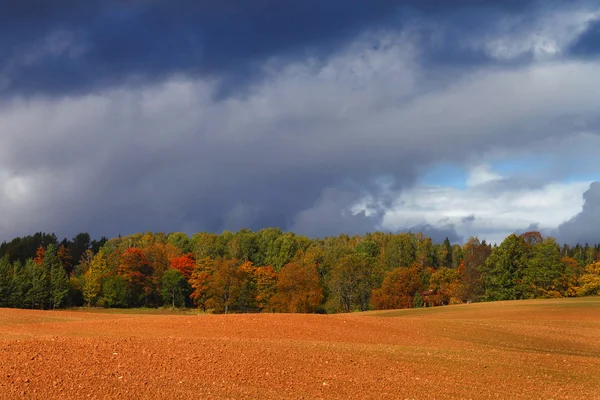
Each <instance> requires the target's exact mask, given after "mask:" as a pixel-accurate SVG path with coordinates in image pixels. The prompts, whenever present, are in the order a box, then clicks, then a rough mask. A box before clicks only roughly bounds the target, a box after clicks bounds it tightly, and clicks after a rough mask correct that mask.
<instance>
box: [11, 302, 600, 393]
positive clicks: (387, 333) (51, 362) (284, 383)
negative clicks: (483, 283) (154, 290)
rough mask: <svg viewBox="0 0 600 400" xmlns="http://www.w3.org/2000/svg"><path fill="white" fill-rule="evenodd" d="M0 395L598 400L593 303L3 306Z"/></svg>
mask: <svg viewBox="0 0 600 400" xmlns="http://www.w3.org/2000/svg"><path fill="white" fill-rule="evenodd" d="M386 317H387V318H386ZM0 398H2V399H4V398H6V399H12V398H39V399H52V398H57V399H58V398H61V399H64V398H73V399H86V398H92V399H106V398H120V399H128V398H129V399H165V398H169V399H171V398H173V399H187V398H190V399H191V398H195V399H488V398H494V399H498V398H500V399H600V299H599V298H591V299H572V300H543V301H523V302H501V303H490V304H472V305H461V306H451V307H439V308H435V309H428V310H406V311H392V312H372V313H363V314H352V315H332V316H323V315H281V314H261V315H222V316H218V315H152V314H117V313H100V312H79V311H56V312H51V311H25V310H10V309H0Z"/></svg>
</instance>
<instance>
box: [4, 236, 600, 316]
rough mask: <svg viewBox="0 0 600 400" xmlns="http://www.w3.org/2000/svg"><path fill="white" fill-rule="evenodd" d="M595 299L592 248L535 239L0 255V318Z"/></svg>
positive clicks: (149, 245) (121, 244)
mask: <svg viewBox="0 0 600 400" xmlns="http://www.w3.org/2000/svg"><path fill="white" fill-rule="evenodd" d="M588 295H600V246H599V245H593V246H590V245H588V244H584V245H581V244H577V245H575V246H568V245H560V244H559V243H557V242H556V240H555V239H553V238H551V237H543V236H542V235H541V234H540V233H538V232H526V233H524V234H520V235H517V234H511V235H510V236H508V237H507V238H506V239H505V240H504V241H503V242H502V243H500V244H497V245H493V246H492V245H490V244H488V243H486V241H485V240H479V239H478V238H470V239H469V240H468V241H467V242H466V243H465V244H464V245H459V244H451V243H450V242H449V240H448V239H446V240H445V241H444V242H443V243H433V242H432V240H431V238H429V237H427V236H425V235H423V234H418V233H400V234H392V233H382V232H375V233H368V234H366V235H362V236H348V235H339V236H337V237H326V238H317V239H313V238H308V237H305V236H301V235H296V234H294V233H292V232H282V231H281V230H280V229H277V228H267V229H263V230H260V231H257V232H253V231H251V230H249V229H242V230H240V231H238V232H235V233H234V232H229V231H225V232H223V233H221V234H214V233H207V232H203V233H196V234H194V235H192V236H188V235H187V234H185V233H181V232H174V233H169V234H165V233H150V232H147V233H138V234H133V235H129V236H123V237H121V236H119V237H116V238H112V239H107V238H104V237H103V238H101V239H100V240H92V239H91V237H90V235H89V234H87V233H80V234H78V235H77V236H75V237H74V238H73V239H71V240H68V239H66V238H65V239H63V240H62V241H59V240H58V238H57V236H56V235H54V234H47V233H43V232H38V233H36V234H34V235H31V236H25V237H17V238H15V239H13V240H11V241H10V242H7V241H5V242H3V243H2V244H1V245H0V307H18V308H31V309H57V308H66V307H82V306H85V307H118V308H126V307H127V308H128V307H165V306H166V307H195V308H199V309H201V310H204V311H208V312H214V313H230V312H236V313H256V312H296V313H339V312H352V311H365V310H372V309H395V308H413V307H424V306H441V305H448V304H457V303H470V302H481V301H496V300H518V299H532V298H553V297H574V296H588Z"/></svg>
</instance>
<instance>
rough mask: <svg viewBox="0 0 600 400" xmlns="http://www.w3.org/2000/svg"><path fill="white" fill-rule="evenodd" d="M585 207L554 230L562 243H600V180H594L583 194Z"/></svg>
mask: <svg viewBox="0 0 600 400" xmlns="http://www.w3.org/2000/svg"><path fill="white" fill-rule="evenodd" d="M583 198H584V203H583V209H582V210H581V212H580V213H579V214H577V215H576V216H574V217H573V218H571V219H570V220H568V221H566V222H564V223H563V224H561V225H560V226H559V227H558V229H557V232H554V234H555V235H556V237H557V239H558V241H559V242H561V243H563V242H564V243H569V244H575V243H582V244H583V243H586V242H587V243H590V244H596V243H600V230H599V229H598V227H599V226H600V182H594V183H592V184H591V185H590V188H589V189H588V190H587V191H586V192H585V193H584V194H583Z"/></svg>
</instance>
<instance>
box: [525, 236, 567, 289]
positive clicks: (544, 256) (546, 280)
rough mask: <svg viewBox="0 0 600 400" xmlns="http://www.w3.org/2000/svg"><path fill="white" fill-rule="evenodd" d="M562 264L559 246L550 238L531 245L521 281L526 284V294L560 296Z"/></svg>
mask: <svg viewBox="0 0 600 400" xmlns="http://www.w3.org/2000/svg"><path fill="white" fill-rule="evenodd" d="M562 270H563V264H562V262H561V259H560V248H559V246H558V244H557V243H556V241H555V240H554V239H552V238H546V239H544V240H543V241H541V242H536V243H535V244H534V245H533V252H532V256H531V257H530V258H529V259H528V260H527V264H526V268H525V272H524V277H523V281H524V283H525V284H526V285H527V286H528V293H527V296H528V297H531V298H537V297H561V296H562V294H561V292H560V289H561V284H560V278H561V273H562Z"/></svg>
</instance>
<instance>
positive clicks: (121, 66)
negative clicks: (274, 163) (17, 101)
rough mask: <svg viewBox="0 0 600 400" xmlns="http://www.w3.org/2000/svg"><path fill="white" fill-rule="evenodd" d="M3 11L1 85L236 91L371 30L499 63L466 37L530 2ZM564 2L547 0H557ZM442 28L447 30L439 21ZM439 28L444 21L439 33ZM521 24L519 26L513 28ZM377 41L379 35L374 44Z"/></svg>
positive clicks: (458, 59)
mask: <svg viewBox="0 0 600 400" xmlns="http://www.w3.org/2000/svg"><path fill="white" fill-rule="evenodd" d="M2 3H4V4H3V5H2V13H1V14H0V45H1V47H2V49H3V51H2V53H1V54H0V71H2V72H3V75H4V76H3V78H2V81H1V82H0V93H3V94H4V96H6V95H10V94H13V93H20V94H34V93H46V94H62V93H74V92H86V91H90V90H99V89H101V88H105V87H107V86H110V85H121V84H124V83H129V84H140V83H144V82H148V81H155V80H159V79H164V78H165V77H168V76H170V75H173V74H177V73H181V74H189V75H196V76H198V75H202V76H210V77H213V78H216V79H220V81H221V86H220V90H219V91H218V92H217V93H216V94H217V95H223V94H226V95H227V94H235V93H236V92H239V91H241V90H244V88H245V86H246V84H247V83H248V82H251V81H253V80H255V79H258V78H260V77H262V76H263V74H262V72H261V67H260V66H261V62H263V61H265V60H267V59H269V58H272V57H278V58H279V59H280V60H289V59H294V58H297V57H305V56H306V55H307V54H310V55H311V56H313V57H316V58H317V59H326V58H327V56H328V55H330V54H331V53H332V52H333V51H335V49H336V48H338V47H339V46H340V45H343V44H344V43H347V42H348V41H350V40H352V39H354V38H356V36H357V35H359V34H361V33H363V32H365V31H366V30H378V29H391V30H400V29H403V28H404V27H405V26H406V25H407V24H411V25H412V27H413V28H414V30H415V32H416V36H417V37H418V38H419V40H420V47H421V56H422V60H423V62H428V63H430V64H440V63H441V64H444V63H449V64H460V65H462V66H463V67H465V66H468V65H473V64H480V63H490V62H492V61H493V60H492V59H491V58H490V57H489V55H488V54H486V53H485V52H484V51H483V50H482V49H481V48H477V47H473V46H467V45H465V43H466V42H468V41H467V40H466V39H467V38H469V37H471V36H473V35H475V36H476V35H479V34H481V33H482V32H484V31H485V30H487V29H490V27H492V26H493V25H494V23H495V22H496V20H497V19H500V18H501V17H504V16H507V15H518V14H519V13H521V14H523V25H524V26H526V20H527V16H528V15H529V13H531V12H533V11H532V10H535V9H536V6H537V4H538V3H536V2H532V1H503V2H495V1H488V2H482V1H473V0H462V1H453V2H448V1H440V0H437V1H436V0H425V1H423V0H418V1H417V0H414V1H408V2H406V1H405V2H401V3H399V2H397V1H392V0H374V1H368V2H367V1H362V0H351V1H348V0H344V1H342V0H329V1H320V0H309V1H286V2H283V3H282V2H279V1H274V0H262V1H231V0H230V1H222V0H219V1H217V0H210V1H173V2H162V1H151V0H148V1H129V2H127V1H115V0H109V1H102V2H101V1H86V2H81V1H67V0H58V1H52V2H48V1H34V2H15V1H9V0H5V1H3V2H2ZM560 5H561V2H559V1H553V2H545V3H544V7H545V8H546V9H550V8H552V7H559V6H560ZM440 27H441V28H440ZM440 29H441V30H440ZM512 29H518V28H515V27H513V28H512ZM375 45H376V44H375Z"/></svg>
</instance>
